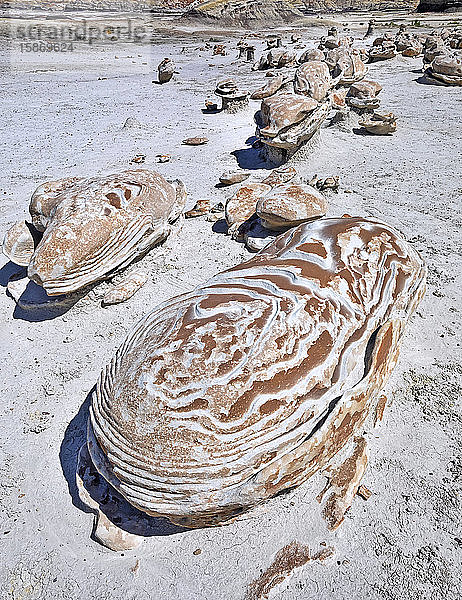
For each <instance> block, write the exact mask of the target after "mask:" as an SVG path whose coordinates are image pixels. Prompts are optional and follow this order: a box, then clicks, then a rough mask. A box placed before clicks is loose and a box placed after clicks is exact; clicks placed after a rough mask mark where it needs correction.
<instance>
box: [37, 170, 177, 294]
mask: <svg viewBox="0 0 462 600" xmlns="http://www.w3.org/2000/svg"><path fill="white" fill-rule="evenodd" d="M185 199H186V193H185V190H184V186H183V184H181V182H174V183H169V182H167V181H166V180H165V179H164V178H163V177H162V176H161V175H159V174H158V173H156V172H154V171H148V170H144V169H140V170H133V171H125V172H123V173H119V174H116V175H109V176H103V177H93V178H91V179H81V178H68V179H63V180H60V181H56V182H50V183H45V184H43V185H41V186H40V187H39V188H38V189H37V190H36V191H35V192H34V194H33V196H32V200H31V203H30V207H29V212H30V214H31V217H32V223H33V225H34V227H35V228H36V229H37V230H38V231H43V232H44V234H43V237H42V239H41V241H40V243H39V244H38V246H37V247H36V249H35V252H34V254H33V255H32V258H31V260H30V263H29V267H28V276H29V278H30V279H32V280H33V281H35V282H36V283H38V284H39V285H41V286H43V288H44V289H45V291H46V293H47V294H48V295H49V296H53V295H57V294H67V293H70V292H73V291H76V290H78V289H80V288H82V287H84V286H86V285H88V284H90V283H93V282H95V281H98V280H100V279H102V278H104V277H105V276H107V275H108V274H109V273H112V272H114V271H115V270H118V269H121V268H123V267H125V266H127V265H128V264H130V263H131V262H132V261H133V260H135V259H136V258H138V257H140V256H142V255H143V254H145V253H146V252H147V251H149V250H150V249H151V248H152V247H153V246H155V245H156V244H158V243H159V242H161V241H162V240H163V239H165V238H166V237H167V235H168V234H169V233H170V228H171V224H172V223H173V222H174V221H175V220H176V219H177V218H178V217H179V215H180V214H181V212H182V210H183V207H184V203H185Z"/></svg>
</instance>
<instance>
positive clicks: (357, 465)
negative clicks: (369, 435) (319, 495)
mask: <svg viewBox="0 0 462 600" xmlns="http://www.w3.org/2000/svg"><path fill="white" fill-rule="evenodd" d="M366 466H367V445H366V440H365V439H364V438H363V437H358V438H355V440H354V447H353V450H352V451H351V454H350V455H349V456H348V458H346V459H345V460H344V462H343V463H342V464H341V465H340V466H339V467H337V468H335V469H331V470H330V474H329V484H328V485H329V487H328V489H329V492H330V493H329V497H328V498H327V501H326V503H325V506H324V510H323V516H324V518H325V519H326V521H327V526H328V528H329V529H330V530H335V529H337V527H339V525H341V523H342V522H343V520H344V518H345V514H346V512H347V511H348V509H349V508H350V507H351V505H352V503H353V500H354V497H355V496H356V493H357V492H358V488H359V484H360V481H361V479H362V477H363V475H364V472H365V470H366Z"/></svg>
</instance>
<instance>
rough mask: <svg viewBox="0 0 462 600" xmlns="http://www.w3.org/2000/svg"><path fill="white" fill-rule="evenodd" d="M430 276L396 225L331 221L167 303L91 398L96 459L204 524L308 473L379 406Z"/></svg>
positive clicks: (147, 504)
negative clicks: (409, 321)
mask: <svg viewBox="0 0 462 600" xmlns="http://www.w3.org/2000/svg"><path fill="white" fill-rule="evenodd" d="M425 274H426V269H425V266H424V264H423V262H422V260H421V259H420V257H419V256H418V254H417V253H416V252H415V251H414V249H413V248H412V247H411V246H410V245H408V243H407V242H406V241H405V240H404V239H403V237H402V236H401V235H400V234H398V233H397V232H396V231H395V230H393V229H392V228H390V227H388V226H387V225H385V224H383V223H381V222H378V221H375V220H372V219H366V218H342V219H320V220H318V221H315V222H314V223H309V224H304V225H300V226H299V227H297V228H296V229H291V230H290V231H288V232H287V233H285V234H283V235H281V236H279V237H278V238H277V239H276V240H275V242H273V243H272V244H270V245H269V246H267V247H266V248H265V249H264V250H263V251H261V252H260V253H259V254H257V255H256V256H255V257H254V258H252V259H251V260H249V261H247V262H244V263H242V264H240V265H237V266H236V267H233V268H231V269H228V270H226V271H224V272H222V273H219V274H218V275H216V276H215V277H213V278H212V279H210V280H209V281H208V282H207V283H206V284H205V285H203V286H202V287H199V288H197V289H195V290H193V291H192V292H190V293H186V294H183V295H181V296H177V297H175V298H172V299H171V300H169V301H167V302H165V303H164V304H161V305H160V306H158V307H157V308H156V309H155V310H154V311H153V312H151V313H150V314H148V315H147V316H146V317H145V318H143V319H142V320H141V321H140V322H139V323H138V324H137V325H136V326H135V328H134V329H133V330H132V331H131V333H130V334H129V335H128V337H127V338H126V340H125V342H124V343H123V344H122V346H121V347H120V348H119V350H118V351H117V352H116V354H115V356H114V358H113V359H112V361H111V363H110V364H109V365H108V367H107V368H106V369H105V370H104V371H103V373H102V375H101V377H100V380H99V383H98V385H97V388H96V391H95V392H94V394H93V396H92V402H91V408H90V419H89V427H88V448H89V451H90V454H91V457H92V460H93V462H94V464H95V466H96V467H97V469H98V471H99V472H100V473H101V474H102V475H103V476H104V477H105V479H106V480H107V481H108V482H109V483H110V484H111V485H112V486H113V487H115V488H116V489H117V490H118V491H119V492H120V493H121V494H123V496H124V497H125V498H126V499H127V500H128V502H130V503H131V504H132V505H134V506H135V507H137V508H139V509H140V510H142V511H144V512H146V513H148V514H150V515H154V516H157V515H163V516H166V517H168V518H169V519H170V520H171V521H173V522H176V523H179V524H183V525H187V526H191V527H195V526H202V525H212V524H215V523H217V522H220V521H222V520H225V519H228V518H230V517H232V516H235V515H237V514H239V513H241V512H242V511H244V510H246V509H248V508H250V507H252V506H253V505H255V504H256V503H259V502H262V501H264V500H266V499H267V498H269V497H271V496H273V495H274V494H276V493H278V492H281V491H282V490H284V489H287V488H290V487H293V486H296V485H299V484H300V483H302V482H303V481H305V480H306V479H307V478H308V477H310V476H311V475H312V474H313V473H314V472H316V471H317V470H318V469H319V468H320V467H322V466H323V465H325V464H326V463H328V462H329V461H330V459H331V458H332V457H333V456H334V455H335V454H336V453H337V452H338V451H339V450H340V449H341V448H342V447H343V446H344V445H345V444H346V443H347V441H349V440H350V439H351V438H352V436H354V435H355V433H356V432H357V431H358V429H359V428H360V427H361V426H362V424H363V423H364V421H365V419H366V417H367V416H368V414H369V412H371V411H372V410H373V409H374V408H375V404H376V402H377V399H378V396H379V392H380V389H381V388H382V386H383V385H384V383H385V382H386V380H387V378H388V376H389V375H390V373H391V371H392V369H393V367H394V365H395V363H396V360H397V357H398V350H399V344H400V337H401V334H402V333H403V330H404V326H405V324H406V321H407V320H408V318H409V316H410V315H411V314H412V312H413V311H414V310H415V308H416V306H417V304H418V303H419V301H420V299H421V297H422V295H423V293H424V288H425Z"/></svg>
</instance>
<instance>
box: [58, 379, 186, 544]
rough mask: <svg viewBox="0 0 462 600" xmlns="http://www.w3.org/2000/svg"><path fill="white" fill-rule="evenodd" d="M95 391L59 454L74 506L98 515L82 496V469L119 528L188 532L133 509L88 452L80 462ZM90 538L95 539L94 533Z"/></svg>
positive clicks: (146, 534) (133, 531)
mask: <svg viewBox="0 0 462 600" xmlns="http://www.w3.org/2000/svg"><path fill="white" fill-rule="evenodd" d="M93 390H94V388H93ZM93 390H91V392H90V393H89V394H88V396H87V398H86V399H85V402H84V403H83V404H82V406H81V407H80V409H79V411H78V413H77V414H76V415H75V417H74V418H73V419H72V421H71V422H70V423H69V425H68V427H67V429H66V432H65V434H64V438H63V441H62V443H61V447H60V451H59V459H60V462H61V468H62V471H63V475H64V477H65V479H66V481H67V485H68V489H69V494H70V495H71V498H72V503H73V504H74V506H75V507H76V508H78V509H79V510H82V511H83V512H85V513H94V514H96V510H95V509H93V508H91V507H89V506H87V505H86V504H85V503H84V502H83V501H82V500H81V498H80V496H79V490H78V487H77V480H76V475H77V470H79V473H80V476H81V478H82V480H83V481H84V485H85V489H86V491H87V492H88V494H89V495H90V496H91V498H92V499H93V500H94V501H95V502H97V503H98V505H99V508H100V510H101V512H103V513H104V514H105V515H106V516H107V518H108V519H109V520H110V521H111V522H112V523H114V524H115V525H117V527H119V528H120V529H123V530H124V531H127V532H128V533H131V534H135V535H140V536H143V537H155V536H165V535H174V534H177V533H183V532H185V531H189V529H187V528H185V527H179V526H177V525H174V524H173V523H171V522H170V521H169V520H168V519H165V518H158V517H150V516H149V515H147V514H145V513H144V512H142V511H140V510H138V509H136V508H134V507H133V506H131V505H130V504H129V503H128V502H127V501H126V500H125V498H123V497H122V496H121V495H120V494H119V493H118V492H117V491H116V490H115V489H114V488H113V487H112V486H110V485H109V484H108V483H107V481H106V480H105V479H104V478H103V477H102V476H101V475H100V474H99V473H98V471H97V470H96V468H95V466H94V465H93V463H92V462H91V459H90V458H89V455H88V453H86V452H84V453H82V455H83V456H84V457H85V458H84V459H83V461H80V462H79V452H80V449H81V448H82V446H83V445H84V444H86V441H87V421H88V411H89V406H90V401H91V400H90V399H91V395H92V393H93ZM91 537H92V539H95V538H94V537H93V534H92V536H91Z"/></svg>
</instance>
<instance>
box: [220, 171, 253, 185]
mask: <svg viewBox="0 0 462 600" xmlns="http://www.w3.org/2000/svg"><path fill="white" fill-rule="evenodd" d="M249 177H250V172H249V171H228V172H226V173H223V175H221V176H220V183H221V184H222V185H234V184H236V183H242V182H243V181H245V180H246V179H248V178H249Z"/></svg>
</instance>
